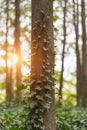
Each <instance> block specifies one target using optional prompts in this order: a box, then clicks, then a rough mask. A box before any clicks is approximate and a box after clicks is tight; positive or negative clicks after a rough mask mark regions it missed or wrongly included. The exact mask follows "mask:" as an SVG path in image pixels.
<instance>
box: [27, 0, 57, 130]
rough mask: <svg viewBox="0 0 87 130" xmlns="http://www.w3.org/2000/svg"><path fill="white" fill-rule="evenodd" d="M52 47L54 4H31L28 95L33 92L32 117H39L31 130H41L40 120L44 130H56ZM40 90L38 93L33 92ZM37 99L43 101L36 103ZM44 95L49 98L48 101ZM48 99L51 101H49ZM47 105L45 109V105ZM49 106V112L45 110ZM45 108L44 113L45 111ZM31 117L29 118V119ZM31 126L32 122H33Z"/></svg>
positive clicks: (43, 1)
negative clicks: (41, 119) (29, 82)
mask: <svg viewBox="0 0 87 130" xmlns="http://www.w3.org/2000/svg"><path fill="white" fill-rule="evenodd" d="M53 74H54V44H53V1H52V0H32V38H31V81H34V83H32V84H31V88H30V91H31V93H32V92H33V91H35V92H36V95H35V96H34V99H33V100H35V101H36V102H37V104H36V105H38V106H37V107H34V108H33V109H31V111H32V112H31V114H32V115H31V116H33V114H34V115H35V111H39V110H43V111H44V113H43V112H42V113H41V112H40V113H38V119H37V126H38V127H35V124H32V130H42V126H40V122H39V118H40V117H41V116H43V119H44V121H43V125H44V126H45V130H55V129H56V128H55V112H54V111H55V110H54V89H53V87H52V86H54V79H53ZM38 86H39V87H40V89H41V90H40V91H39V90H38V91H37V90H36V89H38ZM38 95H39V96H40V97H41V98H42V99H43V101H42V102H40V101H39V99H38V100H36V97H37V96H38ZM47 95H50V96H49V97H47ZM50 98H51V99H50ZM49 102H50V105H49ZM46 104H47V105H46ZM48 105H49V109H47V106H48ZM45 108H46V110H45ZM29 117H30V115H29ZM33 123H34V122H33Z"/></svg>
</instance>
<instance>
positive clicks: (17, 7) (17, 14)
mask: <svg viewBox="0 0 87 130" xmlns="http://www.w3.org/2000/svg"><path fill="white" fill-rule="evenodd" d="M19 18H20V0H15V32H14V35H15V42H14V52H15V54H16V56H17V58H18V59H17V60H18V61H17V63H16V87H17V91H16V100H17V101H19V100H20V98H21V92H19V91H18V88H19V86H20V85H21V50H20V20H19Z"/></svg>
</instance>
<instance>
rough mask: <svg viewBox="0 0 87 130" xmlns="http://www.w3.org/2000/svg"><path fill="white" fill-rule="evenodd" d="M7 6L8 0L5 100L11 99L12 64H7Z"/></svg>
mask: <svg viewBox="0 0 87 130" xmlns="http://www.w3.org/2000/svg"><path fill="white" fill-rule="evenodd" d="M8 7H9V0H6V14H7V15H6V41H5V51H6V55H5V61H6V100H7V101H11V100H12V65H11V66H10V67H9V66H8V58H9V57H8V40H7V37H8V17H9V16H8V15H9V14H8Z"/></svg>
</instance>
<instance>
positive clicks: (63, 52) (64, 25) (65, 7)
mask: <svg viewBox="0 0 87 130" xmlns="http://www.w3.org/2000/svg"><path fill="white" fill-rule="evenodd" d="M66 10H67V0H65V1H64V8H63V14H64V17H63V31H64V39H63V50H62V67H61V75H60V86H59V106H62V99H63V96H62V89H63V73H64V57H65V46H66Z"/></svg>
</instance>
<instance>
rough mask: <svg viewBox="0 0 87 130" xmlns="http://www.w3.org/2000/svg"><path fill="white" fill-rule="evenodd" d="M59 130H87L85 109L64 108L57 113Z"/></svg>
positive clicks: (86, 111) (86, 112)
mask: <svg viewBox="0 0 87 130" xmlns="http://www.w3.org/2000/svg"><path fill="white" fill-rule="evenodd" d="M56 124H57V130H87V110H86V109H85V108H68V109H66V108H64V109H57V111H56Z"/></svg>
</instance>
